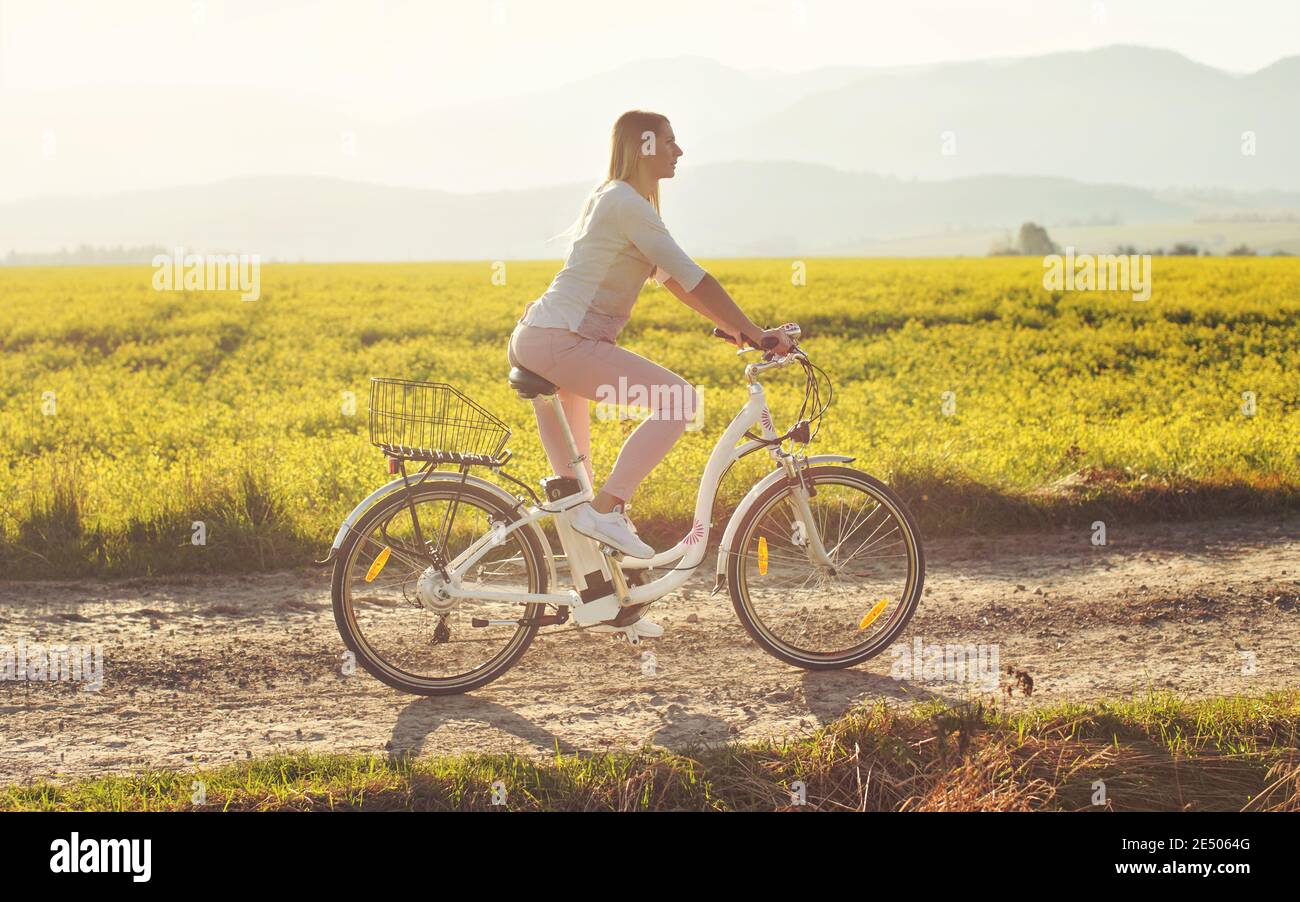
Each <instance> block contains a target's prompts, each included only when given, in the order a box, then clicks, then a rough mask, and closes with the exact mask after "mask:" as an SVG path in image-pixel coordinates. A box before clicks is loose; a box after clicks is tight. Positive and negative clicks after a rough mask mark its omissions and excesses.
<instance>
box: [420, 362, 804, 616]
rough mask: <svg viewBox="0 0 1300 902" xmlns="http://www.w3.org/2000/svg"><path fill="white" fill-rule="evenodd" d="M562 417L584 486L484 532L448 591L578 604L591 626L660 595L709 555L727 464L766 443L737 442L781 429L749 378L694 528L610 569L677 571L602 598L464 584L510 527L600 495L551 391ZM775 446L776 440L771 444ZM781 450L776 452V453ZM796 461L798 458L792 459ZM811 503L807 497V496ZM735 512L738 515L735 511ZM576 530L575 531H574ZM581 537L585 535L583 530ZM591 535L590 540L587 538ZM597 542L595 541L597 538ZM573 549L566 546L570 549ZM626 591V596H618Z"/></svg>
mask: <svg viewBox="0 0 1300 902" xmlns="http://www.w3.org/2000/svg"><path fill="white" fill-rule="evenodd" d="M546 400H547V401H548V402H549V403H550V404H551V406H552V409H553V410H554V411H555V414H556V415H557V416H558V417H559V418H560V423H561V425H562V427H563V433H564V436H565V440H566V442H567V443H568V446H569V449H570V452H571V453H572V455H573V457H572V460H573V462H574V465H575V466H574V469H575V472H576V473H577V479H578V483H579V485H580V486H581V489H582V490H581V491H580V492H579V493H577V494H575V495H570V496H568V497H565V498H560V499H558V500H556V501H554V502H551V503H550V505H549V506H548V507H538V506H534V507H530V508H528V509H527V510H526V512H525V514H524V516H523V517H521V518H520V519H518V520H516V521H514V522H513V523H511V524H509V525H508V526H505V527H504V529H494V530H492V531H490V532H489V533H487V534H485V535H484V536H482V537H481V538H480V539H478V540H477V541H476V542H474V543H473V544H472V545H470V546H469V547H468V548H466V549H465V550H464V551H463V552H462V553H461V554H460V555H458V556H457V558H456V559H455V560H454V561H452V562H451V564H450V566H449V567H448V575H449V577H450V581H449V584H448V585H447V586H446V587H445V591H446V593H447V595H449V596H450V597H452V598H474V599H480V600H483V599H486V600H493V601H514V602H519V603H521V604H524V603H538V602H541V603H546V604H555V605H568V606H571V607H573V608H574V612H573V616H574V619H575V621H577V622H578V624H579V625H583V626H587V625H591V624H593V623H598V622H601V621H603V620H607V619H610V618H612V617H614V616H616V615H617V614H618V611H619V608H620V607H625V606H631V605H639V604H645V603H648V602H652V601H657V600H658V599H660V598H663V597H664V596H665V595H667V594H668V593H670V592H672V591H674V590H676V589H678V588H680V587H681V586H682V585H683V584H685V582H686V581H687V580H688V579H690V577H691V575H692V573H694V572H695V569H696V568H697V567H698V566H699V565H700V563H701V562H702V561H703V560H704V554H705V549H706V548H707V546H708V538H709V530H710V527H711V526H712V523H711V522H710V518H711V513H712V509H713V502H714V498H715V496H716V494H717V489H718V484H719V483H720V482H721V480H722V476H723V474H724V473H725V472H726V471H727V469H728V468H729V467H730V466H731V465H732V464H733V463H735V461H737V460H739V459H740V458H741V457H743V456H745V455H746V454H749V453H750V452H752V451H755V450H758V449H759V448H762V447H764V443H762V442H755V441H752V440H751V441H749V442H746V443H745V444H743V445H738V444H737V443H738V442H739V441H740V440H741V438H743V437H744V435H745V433H746V432H747V431H749V429H750V428H752V427H753V426H755V425H756V424H760V425H761V427H762V431H763V432H762V434H763V436H764V437H765V438H775V437H776V431H775V429H774V428H773V425H772V417H771V413H770V412H769V411H768V409H767V398H766V395H765V393H764V391H763V386H762V385H761V384H760V383H759V382H758V381H757V380H752V379H751V381H750V384H749V399H748V400H747V401H746V402H745V405H744V406H743V407H742V408H741V409H740V411H739V412H738V413H737V414H736V416H735V418H733V419H732V421H731V423H730V424H729V425H728V426H727V428H726V430H725V431H724V432H723V434H722V435H721V437H719V439H718V443H717V444H716V445H715V446H714V448H713V451H712V452H711V453H710V454H709V460H708V463H707V464H706V465H705V467H704V474H703V476H702V477H701V480H700V487H699V490H698V492H697V494H696V497H695V514H694V519H693V521H692V524H691V528H690V530H689V531H688V532H687V533H686V535H685V536H683V537H682V539H681V540H680V541H678V542H677V544H676V545H674V546H673V547H672V548H670V549H668V550H667V551H662V552H660V553H658V554H656V555H655V556H654V557H652V558H623V559H621V560H620V561H618V562H611V569H612V570H613V571H614V572H615V574H616V575H615V579H614V584H615V586H616V587H617V586H619V582H620V581H621V571H620V570H619V565H620V564H621V566H622V567H624V568H628V569H643V568H649V567H661V566H666V565H668V564H672V563H674V562H676V566H675V567H674V569H673V570H672V572H670V573H667V574H665V575H664V576H661V577H659V578H658V579H655V580H652V581H650V582H646V583H643V584H641V585H638V586H622V587H619V591H618V592H616V594H615V595H614V596H609V597H606V598H602V599H599V600H592V601H590V602H588V603H586V604H581V603H580V602H579V601H578V600H577V598H576V595H577V593H576V592H570V593H566V594H561V593H534V592H514V591H493V590H486V589H478V588H471V587H465V586H463V585H461V579H462V578H463V576H464V575H465V573H467V572H468V571H469V570H470V569H471V568H472V567H473V566H474V565H475V564H476V563H477V562H478V561H479V560H480V559H482V557H483V556H484V555H485V554H487V553H488V551H489V550H491V549H492V548H493V547H495V546H496V545H498V544H500V542H501V541H503V540H504V538H505V537H506V536H507V535H508V534H509V533H511V532H514V531H515V530H517V529H522V528H525V527H528V526H530V525H531V524H533V523H536V522H538V521H540V520H542V519H544V518H546V517H550V516H554V515H556V514H557V513H560V512H562V511H563V510H566V509H568V508H569V507H573V506H575V505H577V504H581V503H582V502H584V501H588V500H590V499H591V498H593V497H595V493H594V490H593V487H592V485H591V480H590V477H589V476H588V475H587V469H586V467H585V466H581V455H580V454H579V453H578V450H577V447H576V445H575V444H574V441H573V436H572V433H570V431H569V429H568V423H567V421H566V420H565V418H564V416H563V411H562V409H561V407H560V403H559V399H558V398H557V397H556V396H554V395H551V396H549V397H548V398H547V399H546ZM772 448H773V449H775V448H776V446H772ZM775 456H777V455H776V454H774V457H775ZM787 466H789V467H792V466H793V464H787ZM804 503H805V505H806V503H807V502H806V498H805V499H804ZM733 517H734V515H733ZM575 535H576V534H575ZM578 538H580V539H585V537H582V536H579V537H578ZM587 541H590V540H587ZM592 544H593V545H595V543H594V542H592ZM567 550H568V549H566V551H567ZM817 550H818V551H819V552H820V551H821V549H820V542H818V543H817ZM619 595H622V599H621V600H620V598H619V597H618V596H619Z"/></svg>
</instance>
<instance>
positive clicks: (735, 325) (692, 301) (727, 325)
mask: <svg viewBox="0 0 1300 902" xmlns="http://www.w3.org/2000/svg"><path fill="white" fill-rule="evenodd" d="M663 284H664V287H665V288H667V289H668V290H669V291H671V292H672V293H673V294H674V295H675V296H676V297H677V299H678V300H679V301H681V302H682V303H683V304H685V305H686V306H687V307H690V308H691V309H692V310H694V311H695V312H696V313H698V314H700V315H701V316H703V317H704V318H705V319H709V320H712V321H713V323H714V324H715V325H716V326H717V327H718V328H719V329H721V330H722V331H723V332H726V333H727V334H729V335H732V336H734V337H735V338H736V344H737V345H738V346H740V347H742V348H743V347H744V346H745V343H744V339H743V338H742V337H741V336H747V337H749V338H751V339H753V340H754V341H761V340H762V338H763V336H765V335H768V334H771V335H775V336H777V337H778V338H779V339H780V345H779V346H778V347H777V352H778V353H784V352H785V351H787V350H789V347H790V344H789V339H788V338H787V337H786V335H785V333H784V332H778V331H776V330H767V329H762V328H760V327H759V326H757V325H756V324H755V323H754V321H753V320H752V319H750V318H749V317H748V316H746V315H745V312H744V311H743V310H741V309H740V307H739V306H738V305H737V304H736V302H735V301H733V300H732V299H731V295H729V294H727V289H725V288H723V287H722V284H721V283H720V282H719V281H718V280H717V279H715V278H713V276H711V275H709V274H708V273H705V274H704V278H703V279H700V282H699V284H698V285H696V286H695V288H694V289H693V290H692V291H687V290H686V289H685V288H683V287H682V285H681V283H680V282H678V281H677V280H676V279H669V280H668V281H667V282H664V283H663Z"/></svg>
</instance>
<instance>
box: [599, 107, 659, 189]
mask: <svg viewBox="0 0 1300 902" xmlns="http://www.w3.org/2000/svg"><path fill="white" fill-rule="evenodd" d="M667 124H668V117H667V116H665V115H663V114H662V113H648V112H646V111H645V110H628V111H627V112H626V113H624V114H623V115H622V116H619V117H618V121H616V122H615V123H614V131H613V132H612V133H611V134H610V136H609V178H607V179H605V181H604V183H603V184H602V186H601V187H604V185H608V184H609V183H610V182H612V181H614V180H615V179H619V180H621V181H624V182H626V181H629V180H630V179H631V178H632V177H633V176H634V175H636V165H637V163H639V162H640V161H641V157H642V156H643V155H644V154H645V150H644V147H645V145H646V142H647V141H649V142H651V143H650V148H651V149H650V152H651V153H656V152H658V149H659V148H658V143H659V132H660V130H661V129H662V128H663V127H664V126H665V125H667ZM646 200H648V201H650V206H652V207H654V208H655V212H656V213H658V212H659V183H658V182H655V186H654V188H653V189H652V190H651V192H650V196H649V197H648V198H646Z"/></svg>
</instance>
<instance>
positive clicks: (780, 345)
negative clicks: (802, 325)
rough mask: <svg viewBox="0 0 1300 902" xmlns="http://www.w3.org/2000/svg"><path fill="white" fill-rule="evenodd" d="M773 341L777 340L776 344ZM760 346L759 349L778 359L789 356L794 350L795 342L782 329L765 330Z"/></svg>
mask: <svg viewBox="0 0 1300 902" xmlns="http://www.w3.org/2000/svg"><path fill="white" fill-rule="evenodd" d="M769 336H770V337H771V338H769ZM771 339H776V342H775V344H773V343H772V341H771ZM758 344H759V347H761V348H764V349H765V350H767V351H769V352H770V353H772V354H775V355H776V356H778V357H780V356H782V355H784V354H789V353H790V351H791V350H792V349H793V348H794V342H793V341H791V340H790V336H789V335H788V334H787V333H785V332H783V331H782V330H780V329H765V330H764V331H763V333H762V334H761V335H760V336H759V339H758ZM769 345H770V347H769Z"/></svg>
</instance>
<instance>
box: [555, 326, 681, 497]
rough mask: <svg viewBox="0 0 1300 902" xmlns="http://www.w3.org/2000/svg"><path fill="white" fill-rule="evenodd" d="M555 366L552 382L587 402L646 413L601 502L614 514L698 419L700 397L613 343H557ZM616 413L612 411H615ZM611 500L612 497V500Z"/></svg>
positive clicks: (626, 445) (668, 372) (668, 373)
mask: <svg viewBox="0 0 1300 902" xmlns="http://www.w3.org/2000/svg"><path fill="white" fill-rule="evenodd" d="M555 350H556V357H555V368H554V370H553V372H552V374H551V375H549V376H548V377H547V378H549V379H551V380H552V381H554V382H555V383H556V384H557V385H564V386H565V387H566V388H567V389H569V390H570V391H572V392H573V393H575V394H577V395H578V396H580V397H583V398H590V399H592V400H594V401H597V402H601V403H603V404H607V405H610V406H611V407H613V406H616V405H624V404H625V405H628V406H633V407H640V408H643V409H647V410H648V411H649V415H648V416H647V418H646V419H645V420H644V421H643V422H642V423H641V424H640V425H639V426H637V428H636V429H635V430H634V431H633V432H632V434H631V435H629V436H628V437H627V440H626V441H625V442H624V443H623V447H622V449H621V450H620V451H619V454H618V459H617V460H616V461H615V462H614V469H613V471H612V472H611V473H610V475H609V479H608V480H606V482H605V485H604V487H603V489H602V491H601V493H600V495H601V496H607V497H599V496H598V498H597V500H596V502H595V503H594V504H593V507H595V508H596V509H597V510H599V511H608V510H611V509H612V508H613V506H614V503H615V499H617V500H618V501H623V502H626V501H628V500H629V499H631V497H632V495H633V493H634V492H635V491H636V489H637V486H639V485H640V484H641V482H642V480H644V479H645V477H646V476H648V475H649V474H650V471H651V470H653V469H654V468H655V466H656V465H657V464H658V463H659V462H660V461H661V460H663V459H664V457H665V456H666V455H667V454H668V452H669V451H670V450H671V449H672V447H673V445H674V444H675V443H676V442H677V440H678V439H679V438H681V437H682V433H683V432H685V431H686V424H687V422H689V421H690V420H692V419H693V418H694V416H695V412H696V410H697V409H698V398H697V396H696V394H695V389H694V388H693V387H692V386H691V384H690V383H689V382H687V381H686V380H685V379H683V378H682V377H681V376H678V375H677V374H676V373H674V372H672V371H671V370H668V369H665V368H664V367H662V366H660V365H659V364H657V363H654V362H653V361H650V360H647V359H646V358H644V357H642V356H640V355H639V354H634V353H632V352H631V351H628V350H626V349H624V348H620V347H618V346H617V345H615V344H614V343H612V342H608V341H592V340H590V339H579V340H578V341H569V342H564V341H558V342H556V347H555ZM610 412H611V413H613V411H612V410H611V411H610ZM608 496H612V497H608Z"/></svg>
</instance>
